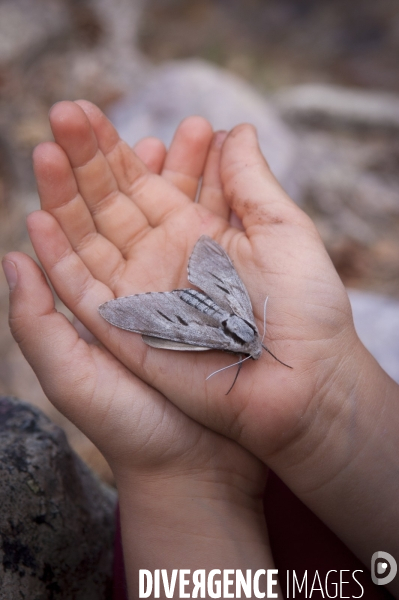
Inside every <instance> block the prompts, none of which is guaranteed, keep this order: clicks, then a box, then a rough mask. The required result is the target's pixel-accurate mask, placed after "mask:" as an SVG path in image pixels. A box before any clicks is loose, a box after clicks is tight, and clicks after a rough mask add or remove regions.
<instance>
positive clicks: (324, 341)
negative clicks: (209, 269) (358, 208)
mask: <svg viewBox="0 0 399 600" xmlns="http://www.w3.org/2000/svg"><path fill="white" fill-rule="evenodd" d="M85 108H86V110H88V113H89V118H90V120H91V124H92V126H93V129H94V131H95V133H96V136H97V137H96V138H95V137H94V135H93V131H92V130H91V128H90V127H89V128H88V127H87V126H86V125H85V126H83V125H82V120H81V121H80V122H79V118H81V117H79V114H78V112H76V111H77V110H78V109H77V108H76V107H75V109H76V110H75V109H73V110H72V113H71V114H70V115H69V120H70V123H75V128H74V127H69V128H66V127H65V121H64V122H63V123H61V122H60V121H57V118H56V116H55V117H54V116H53V128H54V132H55V138H56V141H57V142H58V143H59V144H60V146H61V147H63V148H64V150H65V152H66V154H67V156H68V159H69V162H70V164H71V165H72V167H74V171H73V172H72V170H71V169H70V167H69V166H67V165H66V164H65V165H64V171H65V173H66V175H65V179H66V180H68V182H69V185H70V187H71V190H72V188H73V186H74V185H75V187H76V188H77V189H78V190H79V192H80V196H79V198H78V200H77V201H76V200H75V203H76V204H77V205H78V206H77V208H75V212H74V215H73V216H74V218H73V219H71V216H70V213H68V205H67V204H64V206H65V207H66V208H65V210H63V208H62V206H61V205H62V202H63V201H64V199H63V198H61V199H60V198H59V199H58V200H57V198H56V199H55V200H54V195H51V194H50V193H49V190H48V189H46V185H47V184H46V183H45V182H44V183H43V190H44V191H43V190H42V200H43V204H44V206H43V207H44V208H45V209H46V210H47V211H49V212H50V213H53V215H54V216H55V217H56V219H57V221H58V223H59V224H60V225H61V228H62V229H63V231H64V233H65V234H66V238H68V240H69V242H70V243H71V245H72V248H73V249H74V250H75V252H76V253H77V254H78V256H79V259H80V260H76V254H74V253H72V252H71V256H73V257H74V258H73V261H74V266H73V268H72V267H70V268H68V267H67V266H66V265H65V269H66V270H65V272H67V273H68V276H69V280H68V281H66V279H65V275H64V273H62V269H54V268H53V267H54V264H55V263H57V262H58V260H57V258H53V259H52V260H53V264H51V260H50V261H49V259H48V258H47V257H46V255H47V254H48V253H47V250H46V247H45V246H46V245H45V243H44V242H43V239H45V235H46V233H47V236H48V239H52V240H53V245H56V246H57V252H58V255H59V256H63V255H65V253H66V252H67V253H68V252H69V250H68V248H69V242H68V241H67V239H66V238H65V235H63V234H62V232H61V229H60V228H59V227H56V224H55V223H54V222H53V221H52V222H51V223H50V221H49V220H48V218H47V224H46V219H45V218H43V217H40V219H41V221H40V227H38V230H40V232H41V235H40V236H39V235H35V233H34V232H33V235H32V239H33V242H34V244H35V248H36V251H37V253H38V255H39V258H40V259H41V261H42V263H43V265H44V267H45V269H46V271H47V273H48V274H49V276H50V278H51V280H52V282H53V284H54V286H55V288H56V290H57V292H58V293H59V295H60V297H61V298H62V299H63V300H64V301H65V303H66V304H67V305H68V306H69V307H70V308H71V310H72V311H73V312H74V313H75V314H76V315H77V316H78V317H79V319H80V320H81V321H82V322H83V323H85V324H86V325H87V326H88V327H89V329H90V330H91V331H92V332H93V333H94V334H95V335H96V337H97V338H98V339H99V340H100V341H101V342H102V343H103V344H104V345H105V346H106V347H107V348H108V349H109V350H110V352H111V353H112V354H113V355H114V356H115V357H116V358H117V359H118V360H119V361H121V362H122V363H123V364H124V365H125V366H126V367H127V368H128V369H129V370H131V371H132V372H133V373H135V374H136V375H138V376H139V377H140V378H142V379H143V380H144V381H146V382H147V383H149V384H150V385H151V386H153V387H155V388H156V389H158V390H160V391H161V392H162V393H163V394H164V395H165V396H166V397H167V398H169V399H170V400H172V402H173V403H174V404H176V405H177V406H178V407H179V408H181V409H182V410H183V411H184V412H185V413H186V414H188V415H190V416H192V417H193V418H194V419H196V420H197V421H199V422H201V423H203V424H205V425H207V426H209V427H211V428H215V429H217V430H218V431H220V432H222V433H225V434H227V435H229V436H231V437H233V438H235V439H238V440H239V441H240V442H242V443H243V444H244V445H245V446H247V447H249V448H250V449H251V450H252V451H254V452H255V453H256V454H258V455H265V454H267V453H268V452H269V451H273V450H274V449H275V446H276V443H277V441H278V440H279V439H280V436H281V432H282V431H287V430H288V431H290V432H291V433H292V435H295V434H296V431H297V426H298V425H299V423H300V419H301V417H302V416H303V415H304V413H305V412H306V410H307V408H308V406H309V404H310V402H311V400H312V399H313V398H314V397H315V396H317V391H318V389H317V386H323V384H324V383H325V380H326V378H328V377H329V376H331V373H332V372H333V370H334V368H335V367H336V366H337V365H338V363H339V360H340V359H339V352H340V350H341V349H342V347H343V345H344V343H348V340H350V339H351V338H350V336H349V338H348V336H347V335H346V333H345V332H347V331H348V327H346V326H347V325H348V324H349V322H350V319H349V314H350V310H349V305H348V301H347V298H346V295H345V293H344V290H343V288H342V285H341V284H340V281H339V279H338V276H337V275H336V273H335V271H334V270H333V268H332V266H331V264H330V262H329V259H328V257H327V255H326V253H325V251H324V248H323V247H322V244H321V242H320V240H319V238H318V236H317V234H316V232H315V230H314V228H313V226H312V225H311V224H310V222H309V220H308V219H307V217H306V216H305V215H304V214H303V213H302V212H301V211H299V209H297V208H296V207H295V205H293V203H291V201H289V200H288V199H287V198H286V197H285V195H284V192H282V190H281V189H280V188H279V187H278V184H277V183H276V182H275V181H274V180H273V178H272V177H271V175H270V174H269V173H268V171H267V168H266V166H265V165H262V164H261V161H260V159H259V155H258V153H257V150H256V149H255V148H253V147H251V144H252V145H253V137H252V136H251V134H250V132H249V130H248V129H243V130H239V131H238V133H237V135H241V140H240V141H241V144H242V145H243V147H242V148H240V146H239V145H238V144H234V140H231V139H230V140H228V143H226V144H225V147H224V150H223V153H222V157H221V164H220V178H219V176H217V175H216V174H215V173H216V171H215V164H214V163H212V161H208V163H206V165H205V173H204V183H205V185H204V187H203V191H202V194H201V197H200V202H199V204H194V203H193V201H192V200H193V190H194V191H195V187H196V185H195V183H196V182H195V177H194V178H193V177H191V178H190V177H188V178H187V179H184V177H183V178H181V176H180V178H179V176H178V175H176V174H174V175H171V174H170V173H169V172H168V169H167V168H166V169H165V168H164V178H163V179H162V178H160V177H158V176H156V175H153V174H148V172H147V170H146V168H145V167H144V166H143V165H142V163H141V162H140V161H139V160H138V159H137V158H136V157H135V155H134V154H133V153H132V152H131V151H130V150H129V149H128V148H127V147H126V146H124V145H122V144H120V143H119V142H117V141H116V137H115V132H114V131H113V129H112V128H111V126H110V125H109V124H108V123H106V122H105V121H104V119H102V117H101V116H99V114H98V113H96V112H93V111H92V109H90V107H89V109H88V108H87V106H86V107H85ZM74 129H75V131H74ZM72 134H74V136H75V137H73V135H72ZM97 143H98V144H99V148H100V150H101V152H98V151H97ZM237 146H238V147H239V150H237ZM204 148H205V150H206V149H207V144H205V145H204ZM204 148H203V149H202V153H203V154H204ZM240 153H241V154H240ZM60 156H61V155H60ZM58 161H59V163H60V162H61V158H59V159H58ZM88 161H89V162H88ZM64 162H66V158H65V159H64ZM202 163H204V159H203V160H202ZM244 165H245V169H244ZM217 166H218V167H219V165H217ZM262 169H263V170H262ZM202 170H203V169H202ZM200 174H201V172H199V170H198V176H199V175H200ZM180 175H181V174H180ZM38 179H39V188H40V181H41V179H43V180H44V177H41V174H40V167H39V174H38ZM165 179H166V180H167V179H170V181H165ZM176 184H177V185H176ZM65 187H66V185H65V186H64V188H65ZM182 190H183V191H182ZM184 192H188V193H184ZM69 195H70V196H71V195H73V191H72V192H69ZM225 197H228V198H231V200H230V205H231V206H232V207H233V208H234V210H235V212H236V213H237V214H238V216H239V217H240V218H241V219H242V221H243V225H244V228H245V234H244V233H243V232H242V231H240V230H238V229H235V228H232V227H231V226H230V225H229V220H228V219H229V213H230V207H229V205H228V204H227V203H226V201H225ZM64 202H65V201H64ZM46 227H47V232H46V231H45V230H46ZM204 233H206V234H208V235H210V236H211V237H212V238H214V239H216V240H217V241H218V242H219V243H221V245H222V246H223V247H224V248H225V249H226V250H227V252H228V253H229V255H230V257H231V258H232V260H233V262H234V265H235V267H236V270H237V271H238V273H239V274H240V276H241V277H242V279H243V281H244V283H245V285H246V287H247V289H248V290H249V293H250V296H251V299H252V303H253V307H254V314H255V317H256V319H257V321H258V325H259V328H260V330H261V329H262V321H263V305H264V301H265V298H266V296H269V297H270V301H269V306H268V326H267V336H266V338H265V344H266V345H268V346H269V347H270V349H271V351H272V352H273V353H275V354H276V355H277V356H279V358H281V359H282V360H283V361H284V362H287V363H288V364H290V365H292V366H293V370H292V371H291V370H288V369H286V368H285V367H284V366H282V365H280V364H279V363H277V362H275V361H274V360H273V359H272V358H271V357H270V356H266V355H264V356H262V357H261V359H260V361H259V362H257V363H255V362H253V361H248V362H247V363H246V364H245V366H244V368H243V369H242V372H241V374H240V377H239V378H238V381H237V384H236V386H235V387H234V389H233V390H232V392H231V394H230V396H228V398H226V396H225V393H226V391H227V389H228V388H229V385H230V383H231V381H232V377H233V376H234V374H232V373H231V372H230V371H227V372H224V373H223V374H219V375H216V376H215V377H214V378H212V379H211V380H210V381H208V382H205V379H206V376H207V375H209V374H210V373H211V372H213V371H215V370H216V369H218V368H221V367H222V366H226V365H228V364H230V363H231V362H232V360H231V357H228V356H227V355H222V354H221V353H215V352H209V353H206V354H202V353H201V355H193V354H192V353H173V352H168V351H160V350H154V349H150V348H148V347H146V346H145V345H144V344H143V342H142V341H141V339H140V337H139V336H137V335H132V334H130V333H128V332H125V331H122V330H119V329H116V328H114V327H112V326H109V325H108V324H107V323H105V322H104V321H103V320H102V319H101V317H100V316H99V315H98V313H97V306H98V305H99V304H101V303H102V302H104V301H106V300H108V299H110V298H112V297H114V296H122V295H128V294H134V293H139V292H145V291H166V290H171V289H174V288H176V287H182V286H187V285H188V283H187V262H188V258H189V255H190V253H191V251H192V248H193V246H194V244H195V242H196V241H197V240H198V238H199V237H200V236H201V235H202V234H204ZM64 262H66V261H64ZM71 263H72V261H71ZM77 298H80V302H77ZM342 332H344V333H342ZM326 367H327V368H326ZM321 374H322V375H321ZM258 425H259V434H258V432H257V427H258Z"/></svg>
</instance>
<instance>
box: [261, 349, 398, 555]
mask: <svg viewBox="0 0 399 600" xmlns="http://www.w3.org/2000/svg"><path fill="white" fill-rule="evenodd" d="M328 383H329V385H325V386H324V390H325V392H324V393H323V392H322V391H321V392H320V394H319V395H318V396H316V397H315V399H314V402H315V403H316V406H317V408H316V409H315V408H313V415H312V418H313V421H312V422H311V423H310V424H308V428H307V430H306V432H305V433H304V434H303V435H302V436H300V437H298V438H297V440H296V441H295V442H294V443H293V444H292V445H291V446H290V447H289V448H286V449H285V450H284V454H283V453H280V455H279V456H277V455H276V456H275V457H273V459H272V460H271V461H269V464H270V466H271V467H272V468H273V469H274V470H275V471H276V472H277V473H278V474H279V475H280V477H281V478H282V479H284V480H285V482H286V483H287V484H288V485H289V486H290V487H291V489H292V490H293V491H294V493H295V494H296V495H297V496H299V497H300V498H301V500H302V501H303V502H304V503H305V504H307V506H309V508H311V510H313V511H314V512H315V513H316V514H317V515H318V516H319V517H320V518H321V519H322V520H323V521H324V522H325V523H326V524H327V525H328V526H329V527H330V528H331V529H332V530H333V531H334V532H335V533H336V534H337V535H338V537H340V538H341V539H342V540H343V541H344V542H345V543H346V544H347V545H348V546H349V547H350V548H351V549H352V551H353V552H354V553H355V554H356V555H357V556H358V557H359V558H360V559H361V560H362V561H363V562H364V563H365V564H366V565H368V564H369V562H370V558H371V556H372V554H373V553H374V552H375V551H377V550H378V548H380V547H381V548H384V550H385V551H387V552H390V553H391V554H392V555H393V556H397V555H398V553H399V543H398V539H397V534H396V532H397V529H398V527H399V517H398V512H397V493H398V489H397V487H398V486H397V478H396V473H397V472H398V471H399V453H398V451H397V448H398V447H399V411H398V408H397V407H398V405H399V386H398V385H397V384H396V383H395V382H394V381H393V380H392V379H391V378H390V377H389V376H388V375H387V374H386V373H385V372H384V371H383V369H382V368H381V367H380V366H379V365H378V363H377V362H376V361H375V359H374V358H373V357H372V356H371V355H370V353H369V352H368V351H367V350H366V349H365V348H364V346H363V345H362V344H361V343H360V341H359V342H358V343H356V344H354V345H353V346H352V347H351V352H350V353H348V354H347V355H346V360H345V361H341V365H340V368H339V370H337V372H336V373H335V374H334V375H333V376H332V378H331V379H330V381H329V382H328Z"/></svg>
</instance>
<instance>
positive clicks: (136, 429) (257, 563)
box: [4, 104, 273, 597]
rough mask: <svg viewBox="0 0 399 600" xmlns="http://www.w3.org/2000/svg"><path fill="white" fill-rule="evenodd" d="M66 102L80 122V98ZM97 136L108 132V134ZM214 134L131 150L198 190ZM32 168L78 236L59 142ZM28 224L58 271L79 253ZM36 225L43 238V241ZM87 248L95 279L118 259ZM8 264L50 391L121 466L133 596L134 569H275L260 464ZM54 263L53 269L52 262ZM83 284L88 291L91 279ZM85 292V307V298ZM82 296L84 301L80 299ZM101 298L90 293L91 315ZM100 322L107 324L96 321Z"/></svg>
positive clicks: (43, 222) (19, 335) (183, 186)
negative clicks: (84, 330) (94, 338)
mask: <svg viewBox="0 0 399 600" xmlns="http://www.w3.org/2000/svg"><path fill="white" fill-rule="evenodd" d="M68 107H69V108H72V110H73V111H75V110H77V111H78V114H79V116H80V117H84V114H83V113H82V112H81V111H80V109H79V108H78V107H77V106H76V105H72V107H71V105H68V104H67V108H68ZM88 108H89V109H90V106H89V107H88ZM96 114H97V115H98V114H99V113H95V114H94V116H96ZM100 124H101V123H100ZM99 136H100V139H101V132H100V133H99ZM212 136H213V133H212V130H211V128H210V126H209V124H207V123H206V122H205V121H204V120H202V119H195V118H194V119H190V120H188V121H187V122H186V123H184V124H183V125H182V126H181V127H180V128H179V129H178V131H177V134H176V138H175V140H174V142H173V144H172V146H171V149H170V151H169V152H168V153H166V151H165V148H164V147H163V145H162V144H161V143H160V142H159V141H158V140H156V139H146V140H143V141H142V142H140V143H139V144H138V145H137V147H136V152H137V154H139V155H140V156H141V157H142V159H143V161H144V162H145V164H146V165H147V167H148V168H149V170H151V171H152V172H160V171H161V170H162V177H163V178H164V179H166V180H167V179H169V180H170V181H171V182H173V184H174V185H175V186H176V189H180V190H184V191H185V192H187V193H188V194H190V195H191V196H192V197H194V196H195V193H196V188H197V185H198V177H199V175H200V174H201V173H202V172H203V170H204V162H205V160H206V164H207V166H206V172H207V175H206V177H208V179H207V178H206V177H205V185H204V188H206V186H207V185H208V183H209V177H210V176H211V175H212V173H214V172H216V173H217V171H218V168H219V156H220V148H221V144H220V143H218V138H219V139H220V137H222V138H223V137H224V135H223V134H219V136H218V135H216V138H215V139H214V141H213V142H212V147H211V150H210V151H209V153H208V146H209V143H210V142H211V140H212ZM36 169H37V173H38V182H39V189H40V191H41V195H42V201H43V204H44V206H45V207H46V208H47V209H48V210H49V211H50V212H54V214H55V215H57V216H58V215H59V214H61V215H62V219H64V215H65V213H66V214H67V215H68V217H67V218H66V219H65V221H64V222H63V225H64V226H65V227H66V228H68V225H69V226H70V227H71V230H70V231H71V232H72V231H73V229H74V227H75V226H76V228H77V229H79V228H80V227H83V226H84V215H83V216H82V213H81V212H79V204H80V208H81V209H82V208H83V210H84V206H85V205H84V203H83V201H82V202H81V203H80V202H79V196H77V198H75V199H74V200H71V201H70V202H69V203H66V204H65V205H64V206H62V205H63V200H65V195H67V194H68V192H69V193H70V192H71V191H72V193H73V183H74V180H73V179H72V178H71V170H70V167H69V165H68V163H67V161H66V159H65V155H64V153H63V151H62V150H61V148H60V147H59V146H56V145H55V144H44V145H42V146H41V147H40V148H39V149H38V150H37V152H36ZM78 172H79V171H78ZM210 181H211V180H210ZM71 185H72V190H71ZM211 193H212V192H210V194H211ZM50 203H54V206H51V205H50ZM76 206H77V209H78V210H77V213H76V214H73V211H74V210H75V207H76ZM69 211H71V212H72V214H71V213H69V214H68V212H69ZM122 216H123V215H122ZM74 219H76V220H74ZM124 221H125V220H124V219H123V218H122V219H121V222H122V223H123V222H124ZM126 224H127V225H128V223H126ZM30 226H31V228H32V232H33V236H32V237H33V239H34V240H35V245H36V243H38V246H37V247H38V251H39V253H40V252H43V254H42V255H41V256H42V260H43V262H45V261H46V260H50V263H51V262H52V261H53V260H54V259H55V256H58V257H59V259H60V262H58V265H59V266H61V265H62V264H63V258H62V255H63V256H64V258H65V260H66V263H64V265H65V266H67V263H69V261H70V260H71V259H72V262H74V261H75V260H76V259H75V258H74V256H75V255H74V254H69V253H68V251H67V253H66V254H65V253H64V250H65V244H66V240H65V237H64V236H63V235H62V233H61V232H60V230H59V228H58V226H57V222H56V221H55V220H54V219H52V218H51V217H50V216H49V215H48V214H47V213H39V214H36V215H33V217H32V219H31V224H30ZM42 227H44V230H43V229H42ZM48 227H50V229H51V228H52V231H53V233H55V238H53V237H52V234H51V231H49V230H48V229H47V230H46V228H48ZM40 231H41V232H42V233H43V234H44V235H47V236H48V237H47V238H46V237H44V238H43V239H40V238H39V237H37V234H38V233H39V232H40ZM45 231H46V232H45ZM49 234H50V235H49ZM58 241H61V246H60V247H58V246H57V243H58ZM91 243H93V244H94V245H95V248H96V249H97V251H98V252H99V253H101V252H102V251H103V252H104V258H103V261H102V263H103V267H104V273H103V274H102V275H101V265H100V269H99V270H98V272H97V274H98V277H99V278H100V277H102V278H104V279H106V278H107V276H108V274H107V273H109V272H108V271H107V269H108V267H109V265H108V263H107V257H108V254H107V253H108V252H109V257H110V258H112V252H113V250H112V245H111V244H109V243H107V241H106V239H105V238H101V236H96V235H90V233H89V234H88V237H87V246H86V249H85V250H84V248H83V246H84V244H83V245H82V247H81V251H82V252H87V253H88V255H89V256H90V252H91V251H92V250H91V245H90V244H91ZM103 246H105V248H103ZM95 252H96V250H94V257H93V258H94V263H95V262H96V254H95ZM116 253H117V252H116V250H115V254H116ZM115 254H114V256H115ZM56 262H57V261H56ZM50 263H46V264H47V266H49V265H50ZM94 263H93V264H94ZM4 265H5V270H6V272H7V275H8V277H9V280H10V283H11V288H12V290H11V294H10V325H11V329H12V332H13V335H14V337H15V338H16V340H17V341H18V343H19V344H20V347H21V349H22V351H23V352H24V354H25V356H26V358H27V360H28V361H29V363H30V364H31V365H32V367H33V368H34V370H35V372H36V374H37V375H38V378H39V380H40V382H41V384H42V386H43V389H44V390H45V392H46V394H47V396H48V397H49V398H50V400H51V401H52V402H53V404H54V405H55V406H57V407H58V408H59V410H60V411H62V412H63V413H64V414H65V415H67V416H68V417H69V418H70V419H71V420H72V421H74V422H75V423H76V425H77V426H78V427H79V428H80V429H81V430H82V431H84V432H85V433H86V434H87V435H88V436H89V437H90V438H91V439H92V440H93V442H94V443H95V444H96V445H97V446H98V447H99V448H100V449H101V450H102V451H103V453H104V454H105V456H106V457H107V459H108V460H109V462H110V465H111V467H112V470H113V472H114V475H115V479H116V483H117V486H118V491H119V501H120V511H121V519H122V530H123V541H124V554H125V564H126V567H127V577H128V584H129V589H130V591H131V594H132V597H136V596H137V577H138V569H139V567H141V568H147V569H155V568H159V567H160V566H161V567H164V568H175V567H176V566H178V567H179V568H191V569H192V570H195V569H198V568H205V569H207V570H210V569H211V568H220V569H223V568H225V567H229V568H231V567H232V566H233V568H241V569H242V570H243V571H245V569H246V568H251V569H254V570H256V569H258V568H265V566H269V567H272V566H273V564H272V558H271V554H270V550H269V545H268V539H267V531H266V524H265V522H264V517H263V508H262V494H263V489H264V486H265V480H266V468H265V466H264V465H263V464H262V463H261V462H260V461H259V460H258V459H257V458H255V457H254V456H253V455H252V454H250V452H248V451H247V450H246V449H244V448H243V447H241V446H239V445H238V444H237V443H236V442H234V441H233V440H231V439H228V438H226V437H223V436H221V435H220V434H218V433H215V432H213V431H211V430H209V429H207V428H206V427H205V426H203V425H201V424H199V423H196V422H195V421H193V420H192V419H191V418H190V417H188V416H186V415H185V414H184V413H183V412H182V411H181V410H180V409H178V408H177V407H176V406H175V405H173V404H172V403H171V402H169V401H168V400H167V399H166V398H165V397H164V396H163V395H162V394H161V393H159V392H158V391H156V390H155V389H154V388H153V387H150V386H149V385H147V384H146V383H144V382H143V381H141V380H140V379H138V377H136V376H135V375H134V374H133V373H132V372H131V371H130V370H129V369H128V368H127V367H126V366H124V365H123V364H122V363H121V362H119V360H118V359H117V358H116V357H115V356H114V355H113V354H111V353H110V352H109V351H107V350H106V349H105V348H104V347H103V346H100V345H98V344H96V343H94V344H88V343H87V342H86V341H84V340H83V339H82V338H79V336H78V334H77V331H76V330H75V328H74V327H73V326H72V325H71V324H70V323H69V322H68V321H67V319H66V318H65V317H64V316H63V315H62V314H60V313H57V312H56V311H55V308H54V299H53V295H52V292H51V290H50V288H49V286H48V284H47V282H46V280H45V278H44V277H43V274H42V272H41V271H40V269H39V267H38V266H37V265H36V264H35V263H34V262H33V261H32V260H31V259H30V258H29V257H27V256H25V255H23V254H19V253H10V254H9V255H8V256H7V257H5V261H4ZM52 268H54V269H55V270H57V266H56V265H55V263H54V264H53V267H52ZM52 268H50V271H52ZM67 268H69V267H67ZM50 271H49V275H50V276H51V277H52V275H51V274H50ZM15 276H17V279H15ZM64 276H65V275H64ZM62 277H63V276H62V275H61V278H62ZM87 284H88V286H89V287H88V288H87V292H88V293H90V292H89V288H90V280H87ZM98 285H99V286H100V289H101V290H102V293H103V294H104V295H103V297H104V298H109V297H110V293H109V291H108V290H107V287H106V286H105V285H103V284H98ZM78 295H79V293H78ZM72 296H73V293H72ZM80 299H81V300H82V301H83V302H85V300H84V295H82V296H81V298H80ZM75 301H77V303H78V304H79V302H80V300H79V298H78V296H75ZM97 304H98V301H97V299H95V300H94V308H93V313H94V315H95V318H97V316H98V315H97ZM76 306H77V305H76ZM76 313H77V314H79V315H80V316H82V314H83V313H79V311H76ZM85 322H86V323H88V321H85ZM104 323H105V322H103V321H102V320H100V324H101V326H102V325H104ZM93 331H95V332H96V333H97V335H98V332H97V331H96V330H95V329H93ZM132 348H133V347H132ZM132 352H134V350H133V349H132ZM132 356H133V355H132ZM194 549H195V550H194Z"/></svg>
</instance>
